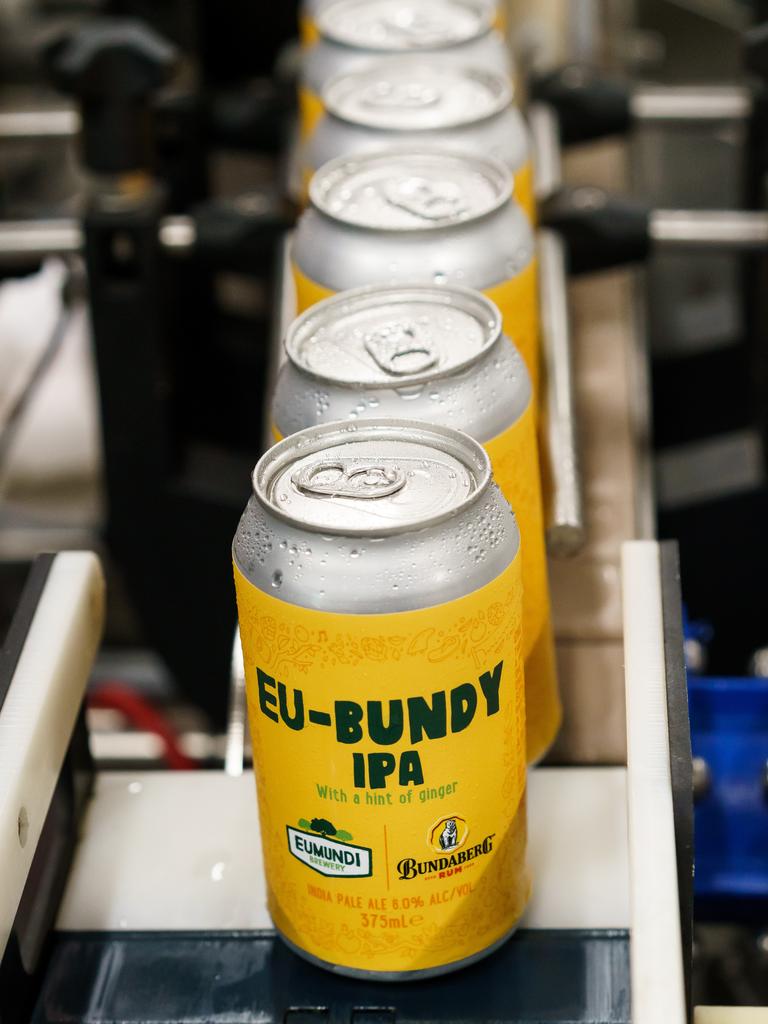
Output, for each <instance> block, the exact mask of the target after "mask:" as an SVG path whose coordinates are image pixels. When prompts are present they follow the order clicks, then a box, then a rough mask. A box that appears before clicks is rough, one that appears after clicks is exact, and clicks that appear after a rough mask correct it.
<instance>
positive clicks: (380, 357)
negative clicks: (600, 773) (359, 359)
mask: <svg viewBox="0 0 768 1024" xmlns="http://www.w3.org/2000/svg"><path fill="white" fill-rule="evenodd" d="M363 344H364V345H365V351H366V352H367V353H368V355H369V356H370V357H371V358H372V359H373V361H374V362H375V363H376V365H377V366H378V367H379V369H381V370H383V371H384V372H385V373H389V374H391V375H392V376H393V377H409V376H411V374H414V373H423V372H424V371H425V370H429V369H430V368H431V367H433V366H435V365H436V363H437V352H436V351H435V349H434V347H433V346H432V345H430V343H429V342H427V341H419V340H418V328H417V327H416V325H415V324H409V323H406V324H403V323H392V324H385V325H383V326H382V327H380V328H379V329H378V330H377V331H375V332H374V333H373V334H368V335H366V337H365V340H364V342H363Z"/></svg>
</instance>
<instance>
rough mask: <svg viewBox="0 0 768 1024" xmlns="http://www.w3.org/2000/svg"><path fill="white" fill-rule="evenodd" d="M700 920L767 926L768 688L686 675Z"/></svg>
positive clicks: (765, 683)
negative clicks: (697, 785)
mask: <svg viewBox="0 0 768 1024" xmlns="http://www.w3.org/2000/svg"><path fill="white" fill-rule="evenodd" d="M688 699H689V707H690V716H691V745H692V748H693V756H694V758H701V760H702V762H703V763H701V764H700V766H699V767H700V769H701V772H700V773H699V775H700V777H702V776H703V777H704V778H705V779H706V782H705V783H704V785H703V786H702V787H701V789H702V792H700V793H698V794H697V800H696V806H695V849H696V875H695V897H696V916H697V917H698V918H699V919H703V918H710V919H723V918H727V919H729V920H734V919H736V918H738V919H744V920H750V921H757V922H761V923H764V922H765V921H766V920H767V919H768V790H767V789H766V781H767V778H766V766H767V765H768V680H766V679H760V678H741V679H738V678H735V679H718V678H710V677H707V676H697V675H693V674H691V673H689V675H688Z"/></svg>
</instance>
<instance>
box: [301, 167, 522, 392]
mask: <svg viewBox="0 0 768 1024" xmlns="http://www.w3.org/2000/svg"><path fill="white" fill-rule="evenodd" d="M309 195H310V205H309V207H308V208H307V210H305V211H304V213H303V214H302V216H301V217H300V218H299V224H298V227H297V230H296V235H295V238H294V244H293V250H292V262H293V270H294V278H295V282H296V293H297V302H298V311H299V312H303V311H304V310H306V309H308V308H310V307H311V306H313V305H314V304H315V303H317V302H320V301H322V300H323V299H325V298H328V297H330V296H331V295H333V294H335V293H336V292H339V291H345V290H347V289H350V288H359V287H365V286H368V285H374V284H375V285H404V284H410V283H414V282H417V283H426V284H457V285H460V286H465V287H470V288H477V289H478V290H480V291H482V292H484V293H485V294H486V295H487V296H488V297H489V298H490V299H492V300H493V301H494V302H495V303H496V305H498V307H499V308H500V310H501V313H502V317H503V322H504V328H505V331H506V333H507V335H508V336H509V337H510V338H511V339H512V341H513V342H514V343H515V345H516V346H517V348H518V350H519V351H520V354H521V355H522V356H523V359H524V360H525V363H526V366H527V367H528V371H529V373H530V375H531V379H532V381H533V386H534V392H535V393H536V395H538V382H539V361H540V349H539V316H538V284H537V276H536V257H535V245H534V237H533V231H532V228H531V224H530V222H529V220H528V218H527V217H526V215H525V213H524V212H523V210H522V209H521V207H520V206H519V205H518V204H517V203H516V202H514V200H513V182H512V176H511V174H510V172H509V169H508V168H507V167H506V166H505V165H504V164H502V163H500V162H499V161H497V160H493V159H491V158H488V157H477V156H475V157H470V156H468V155H467V154H462V153H448V152H445V153H439V154H436V153H429V152H420V151H416V150H412V149H403V150H398V151H395V152H378V153H368V154H363V155H361V156H358V157H350V158H345V157H340V158H338V159H336V160H332V161H330V162H329V163H327V164H325V165H324V166H323V167H321V168H320V170H319V171H318V172H317V173H316V174H315V175H314V177H313V178H312V181H311V182H310V189H309Z"/></svg>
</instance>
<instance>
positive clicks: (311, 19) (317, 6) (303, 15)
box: [299, 0, 508, 47]
mask: <svg viewBox="0 0 768 1024" xmlns="http://www.w3.org/2000/svg"><path fill="white" fill-rule="evenodd" d="M335 2H336V0H303V3H302V4H301V5H300V7H299V36H300V38H301V45H302V46H304V47H309V46H312V45H314V44H315V43H316V42H317V40H318V39H319V38H320V33H319V32H318V29H317V19H318V17H319V15H320V12H321V11H323V10H325V8H326V7H330V6H331V4H333V3H335ZM482 2H483V3H484V4H485V5H487V6H488V7H489V8H490V10H491V11H492V16H493V24H494V28H496V29H498V31H499V32H502V33H503V32H506V30H507V21H508V19H507V10H506V3H505V2H504V0H498V2H496V0H482Z"/></svg>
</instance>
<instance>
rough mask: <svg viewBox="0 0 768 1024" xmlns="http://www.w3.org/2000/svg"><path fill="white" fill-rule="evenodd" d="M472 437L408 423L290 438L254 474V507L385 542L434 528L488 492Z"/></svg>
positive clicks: (332, 427) (485, 467) (487, 469)
mask: <svg viewBox="0 0 768 1024" xmlns="http://www.w3.org/2000/svg"><path fill="white" fill-rule="evenodd" d="M490 482H491V465H490V462H489V459H488V456H487V455H486V453H485V451H484V449H483V448H482V446H481V445H479V444H478V443H477V442H476V441H473V440H472V438H470V437H467V435H466V434H462V433H460V432H459V431H458V430H451V429H449V428H447V427H436V426H428V425H426V424H424V423H419V422H416V421H411V420H368V421H366V422H365V423H360V424H346V423H329V424H325V425H323V426H319V427H311V428H310V429H309V430H302V431H301V432H300V433H298V434H292V435H291V436H290V437H287V438H286V439H285V440H284V441H281V442H280V443H279V444H277V445H275V447H274V448H271V449H270V450H269V451H268V452H267V453H266V455H264V456H263V457H262V458H261V459H260V461H259V463H258V464H257V466H256V469H255V470H254V473H253V487H254V493H255V495H256V498H257V500H258V501H260V502H261V503H262V504H263V505H265V506H266V507H267V508H268V509H269V510H270V511H271V512H272V513H273V514H275V515H277V516H278V517H279V518H281V519H284V520H287V521H289V522H291V523H292V524H293V525H297V526H300V527H301V528H302V529H307V530H312V531H314V532H319V533H323V534H334V535H343V536H350V535H352V536H358V535H359V536H376V537H384V536H391V535H393V534H399V533H407V532H409V531H411V530H417V529H419V530H421V529H424V528H425V527H428V526H432V525H437V524H438V523H440V522H442V521H444V520H446V519H449V518H451V517H452V516H454V515H456V514H458V513H459V512H461V511H463V510H464V509H466V508H468V507H470V506H471V505H472V504H474V502H475V501H477V499H478V498H479V497H480V495H481V494H482V493H483V492H484V491H485V490H486V489H487V488H488V487H489V486H490Z"/></svg>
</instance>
